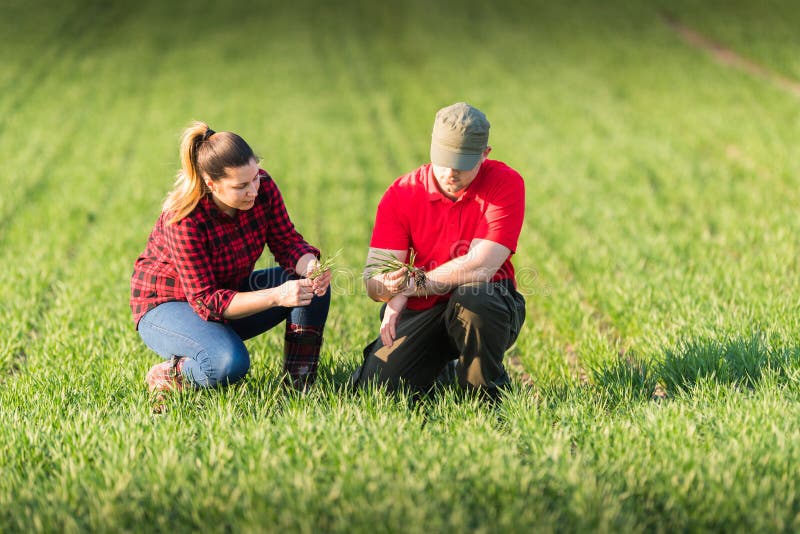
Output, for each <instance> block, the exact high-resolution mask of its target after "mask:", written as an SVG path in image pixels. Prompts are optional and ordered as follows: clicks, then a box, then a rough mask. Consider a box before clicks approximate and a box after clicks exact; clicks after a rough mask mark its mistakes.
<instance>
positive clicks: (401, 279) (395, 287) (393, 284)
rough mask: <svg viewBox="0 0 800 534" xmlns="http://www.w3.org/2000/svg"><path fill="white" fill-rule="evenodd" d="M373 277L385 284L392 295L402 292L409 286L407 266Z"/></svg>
mask: <svg viewBox="0 0 800 534" xmlns="http://www.w3.org/2000/svg"><path fill="white" fill-rule="evenodd" d="M372 278H373V279H374V280H377V281H378V282H379V283H381V284H383V287H384V288H385V289H386V291H388V292H389V293H391V294H392V295H397V294H398V293H402V292H403V291H405V290H406V288H408V269H406V268H405V267H403V268H402V269H397V270H396V271H392V272H390V273H382V274H376V275H375V276H373V277H372Z"/></svg>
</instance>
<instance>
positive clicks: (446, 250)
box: [353, 102, 525, 398]
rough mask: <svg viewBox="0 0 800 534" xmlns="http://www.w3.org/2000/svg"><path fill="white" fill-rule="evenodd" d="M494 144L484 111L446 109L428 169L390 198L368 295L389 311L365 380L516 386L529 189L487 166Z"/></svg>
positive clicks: (492, 388) (362, 372) (363, 372)
mask: <svg viewBox="0 0 800 534" xmlns="http://www.w3.org/2000/svg"><path fill="white" fill-rule="evenodd" d="M488 141H489V121H488V120H487V119H486V116H485V115H484V114H483V113H482V112H480V111H479V110H477V109H475V108H473V107H472V106H470V105H468V104H465V103H463V102H462V103H458V104H453V105H452V106H448V107H446V108H443V109H441V110H439V112H438V113H437V114H436V119H435V122H434V125H433V134H432V140H431V163H429V164H427V165H423V166H422V167H420V168H418V169H417V170H415V171H413V172H411V173H409V174H406V175H404V176H401V177H400V178H398V179H397V180H395V181H394V183H392V185H391V186H389V189H387V190H386V192H385V193H384V195H383V198H382V199H381V201H380V204H379V205H378V211H377V215H376V217H375V227H374V229H373V232H372V239H371V241H370V248H369V254H368V257H367V267H366V269H365V273H364V275H365V276H364V278H365V282H366V288H367V294H368V295H369V296H370V298H372V299H373V300H376V301H379V302H385V303H386V304H385V305H384V306H383V307H382V309H381V315H382V323H381V330H380V336H379V337H378V338H377V339H375V340H374V341H373V342H372V343H370V344H369V345H368V346H367V347H366V348H365V349H364V363H363V365H362V366H361V368H360V369H359V370H357V371H356V373H354V376H353V379H354V383H355V384H356V385H360V384H363V383H366V382H377V383H380V384H385V385H386V386H388V387H389V388H390V389H394V388H397V387H399V386H400V385H401V384H405V385H406V386H408V387H411V388H412V389H414V390H425V389H427V388H429V387H431V386H432V385H433V383H434V382H435V381H436V380H437V377H438V376H439V375H440V373H442V372H443V370H446V368H454V370H455V376H456V377H457V379H458V382H459V383H460V384H461V386H462V387H467V388H478V389H480V390H482V391H484V392H485V393H487V394H488V396H489V397H490V398H496V397H497V395H498V392H499V390H500V389H502V388H504V387H506V386H507V385H508V384H509V378H508V374H507V373H506V370H505V367H504V366H503V355H504V354H505V352H506V350H508V348H509V347H510V346H511V345H512V344H513V343H514V341H515V340H516V338H517V336H518V334H519V331H520V328H521V327H522V323H523V322H524V320H525V300H524V298H523V297H522V295H520V294H519V293H518V292H517V290H516V280H515V278H514V267H513V266H512V264H511V255H512V254H513V253H514V251H515V250H516V247H517V240H518V239H519V234H520V230H521V228H522V221H523V217H524V214H525V184H524V182H523V179H522V177H521V176H520V175H519V173H517V172H516V171H515V170H514V169H512V168H511V167H509V166H507V165H506V164H505V163H502V162H500V161H495V160H490V159H487V158H488V156H489V152H491V150H492V149H491V147H490V146H489V144H488ZM454 361H455V362H454ZM453 362H454V364H453Z"/></svg>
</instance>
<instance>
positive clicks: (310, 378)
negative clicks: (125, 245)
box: [130, 122, 331, 392]
mask: <svg viewBox="0 0 800 534" xmlns="http://www.w3.org/2000/svg"><path fill="white" fill-rule="evenodd" d="M180 158H181V170H180V172H179V174H178V179H177V181H176V183H175V187H174V189H173V190H172V192H171V193H170V194H169V196H168V197H167V199H166V201H165V202H164V206H163V209H162V212H161V215H160V216H159V218H158V220H157V221H156V224H155V227H154V228H153V231H152V232H151V233H150V237H149V238H148V240H147V246H146V247H145V250H144V252H143V253H142V254H141V256H139V258H138V259H137V260H136V263H135V265H134V271H133V276H132V278H131V298H130V304H131V310H132V311H133V318H134V320H135V322H136V325H137V330H138V332H139V335H140V336H141V338H142V340H143V341H144V342H145V344H146V345H147V346H148V347H150V348H151V349H152V350H153V351H155V352H156V353H157V354H158V355H159V356H161V357H162V358H164V359H165V360H166V361H164V362H162V363H159V364H156V365H154V366H153V367H152V368H151V369H150V371H149V372H148V373H147V376H146V381H147V385H148V387H149V389H150V391H151V392H163V391H165V390H170V389H181V388H182V387H184V386H185V385H187V384H191V385H193V386H196V387H214V386H218V385H224V384H230V383H233V382H236V381H237V380H240V379H241V378H242V377H244V375H245V374H246V373H247V370H248V369H249V368H250V355H249V353H248V351H247V348H245V345H244V343H243V342H242V341H243V340H245V339H248V338H251V337H253V336H257V335H259V334H261V333H263V332H265V331H267V330H269V329H270V328H272V327H274V326H276V325H278V324H279V323H282V322H285V323H286V334H285V348H284V371H285V372H286V374H287V375H288V377H289V378H290V379H291V383H292V384H293V385H294V386H295V387H297V388H305V387H306V386H308V385H310V384H312V383H313V382H314V379H315V378H316V373H317V362H318V360H319V352H320V347H321V345H322V331H323V329H324V327H325V320H326V318H327V316H328V306H329V304H330V292H329V291H328V286H329V284H330V280H331V272H330V271H326V272H324V273H323V274H322V275H320V276H318V277H316V278H315V279H314V280H311V279H309V278H307V276H309V275H310V274H311V273H312V272H313V271H314V269H315V268H316V267H317V265H318V257H319V250H317V249H316V248H314V247H312V246H311V245H309V244H308V243H307V242H306V241H305V240H304V239H303V236H301V235H300V234H299V233H298V232H297V231H296V230H295V228H294V225H293V224H292V221H291V220H290V219H289V215H288V213H287V212H286V206H285V205H284V203H283V198H282V197H281V193H280V191H279V190H278V187H277V185H275V182H274V181H273V180H272V178H271V177H270V176H269V174H267V172H266V171H264V170H263V169H261V168H259V165H258V157H257V156H256V155H255V154H254V153H253V151H252V149H251V148H250V146H249V145H248V144H247V143H246V142H245V141H244V139H242V138H241V137H239V136H238V135H236V134H235V133H231V132H214V131H213V130H211V129H210V128H209V127H208V125H207V124H204V123H202V122H195V123H193V124H192V125H191V126H190V127H189V128H187V129H186V131H185V132H184V134H183V138H182V140H181V147H180ZM265 245H266V246H268V247H269V250H270V252H272V254H273V255H274V256H275V259H276V260H277V262H278V264H279V265H280V267H274V268H271V269H263V270H257V271H254V270H253V268H254V267H255V264H256V260H257V259H258V258H259V257H260V256H261V253H262V251H263V250H264V246H265Z"/></svg>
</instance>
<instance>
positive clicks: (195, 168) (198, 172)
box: [162, 121, 258, 224]
mask: <svg viewBox="0 0 800 534" xmlns="http://www.w3.org/2000/svg"><path fill="white" fill-rule="evenodd" d="M180 156H181V170H180V171H178V178H177V180H175V185H174V187H173V188H172V191H171V192H170V194H169V195H168V196H167V198H166V200H165V201H164V205H163V208H162V210H163V211H165V212H168V213H170V214H171V217H170V219H169V221H168V222H167V224H174V223H176V222H178V221H180V220H181V219H183V218H184V217H186V216H187V215H189V214H190V213H191V212H192V210H193V209H194V208H195V207H196V206H197V203H198V202H200V200H201V199H202V198H203V197H204V196H206V194H208V186H206V183H205V179H204V177H208V178H211V180H214V181H217V180H219V179H220V178H222V177H224V176H225V169H226V168H228V167H241V166H242V165H247V164H248V163H250V160H251V159H258V157H257V156H256V155H255V154H254V153H253V150H252V149H251V148H250V146H249V145H248V144H247V143H246V142H245V140H244V139H242V138H241V137H239V136H238V135H236V134H235V133H233V132H214V130H212V129H211V128H209V127H208V124H206V123H204V122H200V121H195V122H193V123H192V124H190V125H189V127H188V128H186V130H184V131H183V135H182V136H181V149H180Z"/></svg>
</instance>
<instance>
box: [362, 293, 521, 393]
mask: <svg viewBox="0 0 800 534" xmlns="http://www.w3.org/2000/svg"><path fill="white" fill-rule="evenodd" d="M385 309H386V306H385V305H384V307H383V308H381V318H383V313H384V311H385ZM524 321H525V299H524V298H523V297H522V295H520V294H519V293H518V292H517V291H516V289H514V286H513V285H512V284H511V282H510V281H507V280H503V281H500V282H489V283H487V282H480V283H470V284H464V285H461V286H459V287H458V288H457V289H456V290H455V291H453V293H452V295H451V297H450V300H449V301H447V302H443V303H441V304H438V305H436V306H434V307H433V308H431V309H428V310H423V311H414V310H408V309H406V310H404V311H403V312H402V313H401V314H400V317H399V318H398V322H397V329H396V333H397V336H396V338H395V340H394V343H393V344H392V346H391V347H386V346H384V344H383V342H382V341H381V338H380V336H378V338H377V339H376V340H375V341H373V342H372V343H370V344H369V345H368V346H367V347H366V348H365V349H364V364H363V365H362V366H361V368H360V369H359V370H358V371H356V373H355V374H354V375H353V379H354V380H353V382H354V383H355V385H360V384H364V383H366V382H373V381H374V382H377V383H379V384H384V385H386V386H388V387H389V389H395V388H397V387H399V386H401V385H402V384H405V385H407V386H410V387H411V388H412V389H417V390H419V389H427V388H429V387H430V386H432V385H433V383H434V381H435V380H436V377H437V376H438V375H439V373H440V372H441V371H442V369H443V368H444V367H445V365H447V364H448V363H449V362H450V361H452V360H454V359H456V358H457V359H458V362H457V363H456V376H457V377H458V382H459V384H461V386H462V387H476V388H481V389H486V390H488V392H489V393H493V392H495V391H496V390H497V389H498V388H502V387H504V386H506V385H508V383H509V379H508V374H507V373H506V370H505V367H503V355H504V354H505V352H506V350H508V348H509V347H511V345H512V344H513V343H514V341H516V339H517V336H518V335H519V331H520V328H521V327H522V323H523V322H524Z"/></svg>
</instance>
